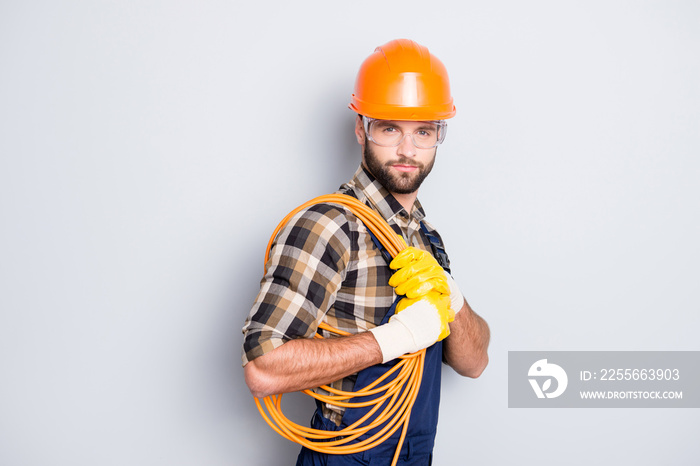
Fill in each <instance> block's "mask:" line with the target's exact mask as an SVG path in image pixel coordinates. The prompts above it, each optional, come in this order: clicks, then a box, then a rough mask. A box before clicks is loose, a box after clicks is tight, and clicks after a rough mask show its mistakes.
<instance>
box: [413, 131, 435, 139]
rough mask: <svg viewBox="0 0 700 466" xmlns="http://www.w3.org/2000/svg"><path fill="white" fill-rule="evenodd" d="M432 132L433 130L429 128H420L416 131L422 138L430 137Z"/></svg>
mask: <svg viewBox="0 0 700 466" xmlns="http://www.w3.org/2000/svg"><path fill="white" fill-rule="evenodd" d="M432 134H433V133H432V131H430V130H427V129H419V130H418V131H416V135H417V136H419V137H422V138H427V137H430V136H431V135H432Z"/></svg>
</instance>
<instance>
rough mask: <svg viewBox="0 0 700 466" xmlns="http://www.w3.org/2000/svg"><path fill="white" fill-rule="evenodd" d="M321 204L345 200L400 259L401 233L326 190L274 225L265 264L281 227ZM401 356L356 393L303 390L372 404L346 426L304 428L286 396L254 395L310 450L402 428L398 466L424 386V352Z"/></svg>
mask: <svg viewBox="0 0 700 466" xmlns="http://www.w3.org/2000/svg"><path fill="white" fill-rule="evenodd" d="M319 203H332V204H340V205H342V206H344V207H346V208H348V209H349V210H350V211H351V212H352V213H353V214H355V215H356V216H357V217H358V218H359V219H360V220H361V221H362V223H364V224H365V226H366V227H367V228H368V229H369V230H370V231H371V232H372V233H373V234H374V235H375V236H376V237H377V239H378V240H379V241H380V242H381V243H382V245H383V246H384V247H385V248H386V249H387V251H388V252H389V254H390V255H391V256H392V257H395V256H396V255H397V254H398V253H399V252H401V251H402V250H403V249H405V248H406V243H405V242H404V240H403V238H401V237H400V236H398V235H397V234H396V233H395V232H394V230H392V229H391V227H390V226H389V224H388V223H387V222H386V221H385V220H384V219H383V218H382V217H381V216H380V215H379V214H378V213H377V212H375V211H374V210H372V209H371V208H369V207H367V206H366V205H365V204H363V203H362V202H360V201H359V200H357V199H355V198H354V197H351V196H347V195H345V194H327V195H324V196H319V197H316V198H314V199H312V200H310V201H308V202H306V203H304V204H302V205H300V206H299V207H297V208H296V209H294V210H292V211H291V212H290V213H289V214H288V215H287V216H286V217H285V218H284V219H282V221H281V222H280V223H279V225H277V228H275V231H274V232H273V233H272V237H271V238H270V241H269V242H268V243H267V250H266V251H265V263H266V264H267V260H268V259H269V257H270V249H271V248H272V244H273V242H274V240H275V238H276V237H277V234H278V233H279V231H280V230H281V229H282V227H283V226H284V225H286V224H287V222H288V221H289V220H290V219H291V218H292V217H294V216H295V215H296V214H297V213H299V212H300V211H302V210H303V209H306V208H307V207H310V206H312V205H315V204H319ZM318 327H319V328H321V329H324V330H327V331H329V332H332V333H335V334H337V335H349V333H347V332H344V331H341V330H337V329H334V328H333V327H331V326H329V325H328V324H326V323H323V322H321V323H320V324H319V326H318ZM315 337H316V338H322V337H321V336H320V335H319V334H316V335H315ZM400 359H401V361H399V362H398V363H397V364H396V365H395V366H394V367H392V368H391V369H390V370H388V371H387V372H386V373H385V374H384V375H382V376H381V377H379V378H378V379H377V380H375V381H374V382H372V383H371V384H369V385H368V386H367V387H364V388H362V389H360V390H358V391H356V392H347V391H343V390H338V389H335V388H332V387H329V386H328V385H322V386H321V387H320V388H321V389H323V390H325V391H327V392H329V393H331V395H321V394H318V393H315V392H313V391H311V390H303V391H302V392H303V393H305V394H307V395H309V396H311V397H313V398H315V399H317V400H320V401H321V402H324V403H330V404H332V405H335V406H342V407H345V408H359V407H368V406H372V408H371V409H370V410H369V412H368V413H367V414H365V415H364V416H363V417H362V418H361V419H359V420H358V421H356V422H354V423H353V424H351V425H349V426H347V427H345V428H344V429H341V430H334V431H327V430H319V429H313V428H311V427H305V426H301V425H299V424H296V423H294V422H292V421H291V420H289V419H288V418H287V417H286V416H285V415H284V414H283V413H282V408H281V405H282V395H281V394H280V395H272V396H267V397H265V398H263V399H262V403H261V401H260V400H259V399H258V398H255V404H256V405H257V407H258V410H259V411H260V414H261V415H262V417H263V419H265V421H266V422H267V423H268V424H269V425H270V427H272V429H273V430H274V431H275V432H277V433H278V434H280V435H281V436H283V437H285V438H287V439H289V440H291V441H292V442H295V443H298V444H300V445H303V446H305V447H306V448H309V449H311V450H315V451H318V452H321V453H326V454H332V455H341V454H352V453H358V452H362V451H366V450H369V449H371V448H374V447H376V446H377V445H379V444H381V443H382V442H384V441H385V440H386V439H388V438H389V437H390V436H391V435H393V434H394V432H396V431H397V430H398V429H399V427H403V430H402V431H401V436H400V437H399V442H398V446H397V447H396V452H395V453H394V459H393V461H392V463H391V464H392V466H393V465H396V463H397V461H398V458H399V453H400V452H401V446H402V445H403V442H404V439H405V437H406V431H407V428H408V422H409V420H410V416H411V409H412V408H413V404H414V403H415V400H416V397H417V396H418V389H419V388H420V384H421V380H422V379H423V364H424V362H425V350H424V349H423V350H421V351H418V352H416V353H411V354H406V355H404V356H401V358H400ZM395 373H397V375H396V376H395V377H394V378H393V379H392V380H391V381H389V382H386V383H384V384H383V385H379V384H381V383H383V382H384V380H386V379H387V378H388V377H389V376H391V375H392V374H395ZM375 395H378V396H377V397H376V398H374V399H372V400H370V401H364V402H349V401H346V400H349V399H351V398H355V397H364V396H375ZM385 402H386V406H384V408H383V409H382V410H381V412H379V413H377V411H379V408H380V407H381V406H382V405H383V404H384V403H385ZM263 405H264V407H263ZM268 413H269V415H268ZM384 424H386V425H384ZM382 425H384V426H383V427H382V428H381V429H380V430H379V431H377V432H376V433H374V434H373V435H371V436H370V437H368V438H366V439H365V440H362V441H359V442H354V441H355V440H356V439H357V438H358V437H360V436H361V435H363V434H365V433H367V432H369V431H370V430H372V429H375V428H378V427H380V426H382ZM331 439H333V440H331ZM352 442H354V443H352Z"/></svg>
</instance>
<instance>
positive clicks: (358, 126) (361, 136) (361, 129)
mask: <svg viewBox="0 0 700 466" xmlns="http://www.w3.org/2000/svg"><path fill="white" fill-rule="evenodd" d="M355 137H356V138H357V143H358V144H359V145H361V146H362V147H364V146H365V125H363V124H362V116H361V115H357V118H356V119H355Z"/></svg>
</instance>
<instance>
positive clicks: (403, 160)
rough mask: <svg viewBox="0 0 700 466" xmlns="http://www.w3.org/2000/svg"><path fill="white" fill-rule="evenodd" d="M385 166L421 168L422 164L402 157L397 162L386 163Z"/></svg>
mask: <svg viewBox="0 0 700 466" xmlns="http://www.w3.org/2000/svg"><path fill="white" fill-rule="evenodd" d="M387 165H408V166H410V167H417V168H423V164H422V163H420V162H416V161H415V160H412V159H409V158H406V157H402V158H400V159H399V160H394V161H393V162H387Z"/></svg>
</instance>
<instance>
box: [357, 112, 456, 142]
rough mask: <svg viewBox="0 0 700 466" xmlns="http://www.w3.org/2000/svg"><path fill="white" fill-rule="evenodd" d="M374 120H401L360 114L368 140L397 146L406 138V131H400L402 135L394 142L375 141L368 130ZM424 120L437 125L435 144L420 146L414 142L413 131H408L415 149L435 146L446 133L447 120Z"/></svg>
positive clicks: (443, 138)
mask: <svg viewBox="0 0 700 466" xmlns="http://www.w3.org/2000/svg"><path fill="white" fill-rule="evenodd" d="M375 121H401V120H380V119H378V118H371V117H368V116H364V115H362V123H363V126H364V127H365V134H366V135H367V139H369V140H370V141H372V142H373V143H375V144H376V145H378V146H381V147H397V146H398V145H400V144H401V143H402V142H403V140H404V139H405V138H406V133H403V132H402V133H401V134H402V136H401V138H400V139H399V140H398V142H397V143H396V144H380V143H378V142H377V141H375V140H374V138H373V137H372V133H371V132H370V127H371V125H372V123H374V122H375ZM425 121H426V122H428V123H432V124H434V125H437V127H438V128H437V131H438V138H437V141H435V144H433V145H432V146H430V147H420V146H419V145H418V144H416V140H415V139H413V134H414V133H409V134H410V135H411V144H413V146H414V147H415V148H417V149H432V148H434V147H437V146H439V145H440V144H442V142H443V141H444V140H445V136H446V135H447V122H446V121H444V120H425Z"/></svg>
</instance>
